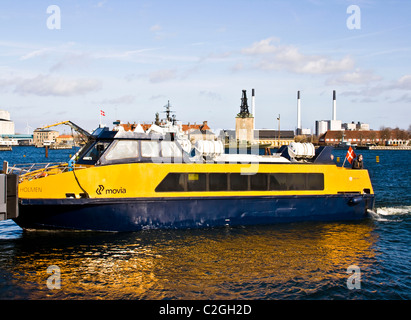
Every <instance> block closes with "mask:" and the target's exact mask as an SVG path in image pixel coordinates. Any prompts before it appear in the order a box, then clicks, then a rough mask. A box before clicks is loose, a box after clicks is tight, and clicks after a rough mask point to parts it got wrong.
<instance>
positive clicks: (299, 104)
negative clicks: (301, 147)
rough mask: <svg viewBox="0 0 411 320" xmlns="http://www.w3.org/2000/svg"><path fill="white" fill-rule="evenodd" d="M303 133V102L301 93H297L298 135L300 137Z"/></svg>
mask: <svg viewBox="0 0 411 320" xmlns="http://www.w3.org/2000/svg"><path fill="white" fill-rule="evenodd" d="M301 132H302V126H301V101H300V91H297V132H296V134H297V135H299V134H301Z"/></svg>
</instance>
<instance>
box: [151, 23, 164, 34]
mask: <svg viewBox="0 0 411 320" xmlns="http://www.w3.org/2000/svg"><path fill="white" fill-rule="evenodd" d="M161 29H162V28H161V26H160V25H159V24H155V25H154V26H151V27H150V31H151V32H157V31H160V30H161Z"/></svg>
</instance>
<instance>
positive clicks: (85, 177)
mask: <svg viewBox="0 0 411 320" xmlns="http://www.w3.org/2000/svg"><path fill="white" fill-rule="evenodd" d="M120 129H121V128H120ZM331 152H332V148H331V147H320V148H318V149H315V148H314V146H313V145H311V144H298V143H293V144H291V145H290V146H283V147H282V148H281V149H280V150H278V152H277V153H275V154H273V155H267V156H260V155H254V154H225V153H224V147H223V144H222V142H220V141H199V142H198V143H197V144H196V145H195V147H194V148H193V147H192V146H191V144H190V142H189V141H188V139H184V137H183V136H182V135H181V132H179V130H178V126H173V123H168V127H167V128H161V127H157V126H155V125H153V126H152V128H150V130H149V131H148V132H141V133H138V132H126V131H124V130H109V129H108V128H98V129H97V130H95V132H94V133H93V134H88V142H87V144H86V145H85V146H84V147H83V148H81V149H80V151H79V152H78V153H77V154H76V155H75V156H74V157H73V158H72V159H71V160H70V161H69V162H68V163H64V164H56V165H48V166H45V167H42V168H40V169H36V168H35V167H32V168H31V169H25V170H23V169H22V168H17V167H13V168H9V169H8V170H7V171H8V173H9V175H10V174H13V173H16V172H17V171H16V170H18V173H19V175H18V210H17V212H16V214H15V216H14V221H15V222H16V223H17V224H18V225H19V226H21V227H22V228H24V229H28V230H30V229H66V230H67V229H68V230H96V231H135V230H140V229H146V228H199V227H215V226H224V225H230V226H235V225H250V224H267V223H277V222H291V221H307V220H321V221H329V220H350V219H361V218H364V217H365V216H366V215H367V210H372V209H373V206H374V192H373V188H372V185H371V181H370V178H369V175H368V171H367V170H365V169H362V170H352V169H348V168H343V167H338V166H337V165H336V164H335V163H334V161H333V160H332V154H331Z"/></svg>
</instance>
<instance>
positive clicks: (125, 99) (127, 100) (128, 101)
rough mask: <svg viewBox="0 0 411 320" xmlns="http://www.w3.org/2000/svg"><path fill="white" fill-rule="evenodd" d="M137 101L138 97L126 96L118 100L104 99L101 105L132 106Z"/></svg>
mask: <svg viewBox="0 0 411 320" xmlns="http://www.w3.org/2000/svg"><path fill="white" fill-rule="evenodd" d="M135 100H136V96H133V95H124V96H121V97H118V98H112V99H104V100H102V101H101V102H100V103H101V104H132V103H134V101H135Z"/></svg>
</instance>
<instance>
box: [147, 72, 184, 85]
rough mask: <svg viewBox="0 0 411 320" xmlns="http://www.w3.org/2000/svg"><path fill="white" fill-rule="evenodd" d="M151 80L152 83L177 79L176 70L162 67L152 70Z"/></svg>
mask: <svg viewBox="0 0 411 320" xmlns="http://www.w3.org/2000/svg"><path fill="white" fill-rule="evenodd" d="M148 77H149V80H150V82H152V83H158V82H164V81H168V80H172V79H175V78H176V77H177V74H176V70H174V69H161V70H157V71H154V72H151V73H150V74H149V75H148Z"/></svg>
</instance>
